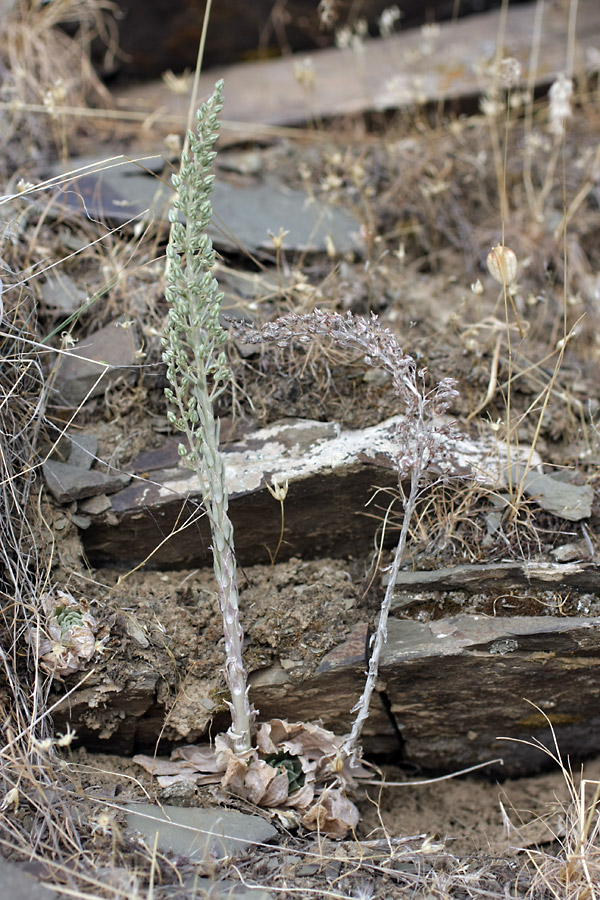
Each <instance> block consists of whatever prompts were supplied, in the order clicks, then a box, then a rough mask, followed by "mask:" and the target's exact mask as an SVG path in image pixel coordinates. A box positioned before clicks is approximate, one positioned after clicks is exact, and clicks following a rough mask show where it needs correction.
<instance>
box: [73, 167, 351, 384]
mask: <svg viewBox="0 0 600 900" xmlns="http://www.w3.org/2000/svg"><path fill="white" fill-rule="evenodd" d="M168 165H169V163H168V161H167V160H165V159H164V157H163V156H162V155H160V154H155V155H153V156H144V157H143V159H141V160H140V162H139V163H138V162H132V161H131V160H130V159H129V158H127V157H118V158H116V159H114V160H108V161H106V158H105V157H97V158H94V157H78V158H76V159H71V160H69V172H70V171H73V172H76V173H77V174H74V175H73V176H68V175H67V177H66V180H65V182H64V184H62V185H61V186H60V187H57V188H55V191H56V194H57V199H58V200H59V201H60V202H61V203H62V204H63V205H64V206H66V207H67V208H68V209H74V210H75V211H77V212H81V213H82V215H85V216H88V217H92V218H93V219H101V220H102V221H108V222H112V223H126V222H134V221H135V220H136V219H139V218H142V217H151V218H152V219H162V221H163V222H164V223H165V225H168V210H169V205H170V203H171V200H172V199H173V190H172V189H171V188H170V186H169V184H168V183H166V184H165V176H164V171H165V166H167V167H168ZM82 170H86V171H82ZM88 170H89V171H88ZM58 174H62V172H60V173H58ZM167 181H168V178H167ZM211 204H212V207H213V218H212V222H211V224H210V225H209V227H208V234H209V235H210V237H211V239H212V241H213V243H214V245H215V246H216V247H219V248H220V249H225V250H239V249H240V247H243V248H244V249H245V250H250V251H253V252H255V253H256V252H259V251H268V252H270V253H272V252H273V251H274V245H273V240H272V238H271V234H272V235H277V234H278V233H279V230H280V229H283V230H284V231H285V232H286V234H285V237H284V239H283V247H284V249H285V250H292V251H297V252H308V253H326V252H331V251H332V250H333V251H334V252H337V253H338V254H345V253H348V252H354V253H357V254H358V253H362V250H363V241H362V239H361V237H360V229H361V224H360V222H359V221H358V219H356V218H355V217H354V216H352V215H350V214H349V213H347V212H345V211H344V210H343V209H339V208H338V207H335V206H332V205H331V204H329V203H324V202H323V201H321V200H317V199H315V198H309V196H308V194H307V193H306V192H305V191H298V190H292V189H290V188H286V187H284V186H282V185H281V184H280V183H279V182H277V181H275V180H274V179H273V178H266V179H256V181H255V183H254V184H250V185H239V184H230V183H228V182H227V180H226V178H225V177H223V175H222V174H218V175H217V178H216V180H215V182H214V184H213V190H212V193H211ZM97 374H98V373H97V372H96V375H97Z"/></svg>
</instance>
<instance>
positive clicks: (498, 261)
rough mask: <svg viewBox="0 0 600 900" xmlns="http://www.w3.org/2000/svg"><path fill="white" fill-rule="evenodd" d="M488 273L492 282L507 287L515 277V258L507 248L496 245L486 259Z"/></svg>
mask: <svg viewBox="0 0 600 900" xmlns="http://www.w3.org/2000/svg"><path fill="white" fill-rule="evenodd" d="M486 263H487V267H488V271H489V273H490V275H491V276H492V278H493V279H494V281H497V282H498V284H502V285H504V286H505V287H509V285H511V284H512V283H513V282H514V280H515V279H516V277H517V256H516V254H515V253H513V251H512V250H510V249H509V248H508V247H503V246H502V244H496V246H495V247H492V249H491V250H490V252H489V253H488V255H487V259H486Z"/></svg>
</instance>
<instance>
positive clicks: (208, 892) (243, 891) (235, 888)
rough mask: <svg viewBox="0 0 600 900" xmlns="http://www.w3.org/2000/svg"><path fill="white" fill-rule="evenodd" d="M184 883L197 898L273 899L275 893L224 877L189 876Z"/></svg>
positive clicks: (232, 899)
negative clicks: (214, 879)
mask: <svg viewBox="0 0 600 900" xmlns="http://www.w3.org/2000/svg"><path fill="white" fill-rule="evenodd" d="M184 883H185V884H186V885H187V886H188V887H190V888H191V889H192V892H193V893H192V896H193V897H194V898H197V900H272V898H273V894H271V893H269V892H268V891H263V890H262V889H261V888H258V887H256V888H252V887H247V886H246V885H244V884H239V883H237V882H235V881H229V880H228V879H224V880H223V881H212V880H211V879H210V878H198V877H194V876H188V877H187V878H185V879H184Z"/></svg>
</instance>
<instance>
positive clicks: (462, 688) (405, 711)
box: [251, 615, 600, 775]
mask: <svg viewBox="0 0 600 900" xmlns="http://www.w3.org/2000/svg"><path fill="white" fill-rule="evenodd" d="M366 636H367V629H366V625H361V626H357V627H356V628H355V629H354V631H353V632H352V633H351V634H350V635H349V637H348V638H347V639H346V641H344V642H343V643H342V644H341V645H339V646H338V647H337V648H336V649H334V650H333V651H331V652H330V653H329V654H327V655H326V656H325V657H324V658H323V659H322V660H321V663H320V665H319V667H318V669H317V671H316V672H315V674H314V675H313V676H312V678H309V679H306V680H304V681H303V682H302V683H301V684H300V685H295V684H292V683H291V682H290V681H287V682H286V681H283V679H281V678H280V679H279V682H278V683H277V679H274V682H275V683H274V684H272V685H269V684H268V682H269V679H268V677H267V673H266V672H263V673H255V675H254V676H253V680H254V682H255V686H254V687H253V689H252V692H251V693H252V700H253V702H254V703H255V704H256V706H257V707H258V708H259V709H260V714H261V718H265V719H268V718H270V717H275V716H277V717H281V718H286V717H289V718H293V720H294V721H297V720H302V719H310V718H311V717H313V716H314V714H315V710H318V714H319V718H320V719H321V720H322V721H323V724H324V725H325V726H326V727H327V728H331V729H332V730H334V731H336V732H337V733H338V734H343V733H344V732H345V731H347V730H348V726H349V724H350V722H351V717H350V716H349V715H348V710H349V709H351V707H352V706H353V704H354V703H355V702H356V700H357V698H358V696H359V694H360V692H361V690H362V686H363V683H364V671H365V643H366ZM599 638H600V618H589V619H585V618H576V619H572V618H553V617H549V616H524V617H511V618H489V617H486V616H467V615H464V616H455V617H451V618H446V619H440V620H437V621H434V622H428V623H421V622H417V621H412V620H399V619H391V620H390V622H389V629H388V641H387V644H386V646H385V649H384V654H383V661H382V665H381V668H380V677H379V691H381V692H383V694H384V700H385V703H383V702H379V703H378V699H377V696H375V697H374V699H373V704H372V713H371V715H370V717H369V719H368V720H367V723H366V725H365V731H364V741H363V744H364V746H365V749H366V750H367V752H370V753H390V752H394V751H395V752H396V753H397V754H400V755H401V756H402V758H403V759H404V760H405V761H406V762H408V763H411V764H415V765H418V766H420V767H422V768H423V769H425V770H430V771H431V770H434V771H435V770H438V771H445V772H447V771H450V770H452V769H460V768H464V767H467V766H470V765H475V764H478V763H481V762H485V761H486V760H490V759H494V758H497V757H501V758H503V760H504V766H503V768H502V769H501V770H500V769H498V767H496V769H497V771H504V772H505V773H506V774H507V775H508V774H512V775H519V774H525V773H528V772H534V771H537V770H539V769H540V768H543V767H544V765H547V764H548V762H549V757H547V756H546V755H545V754H544V753H543V752H542V751H541V750H539V749H537V748H535V747H533V746H530V745H529V744H527V743H519V742H521V741H525V742H531V741H534V740H535V741H540V742H541V743H542V744H543V745H545V746H546V747H548V748H549V749H552V748H553V737H552V732H551V728H550V726H552V728H553V729H554V731H555V733H556V737H557V740H558V744H559V746H560V748H561V752H562V754H563V756H564V757H565V758H566V756H567V755H571V756H572V757H574V758H582V757H585V756H588V755H592V754H597V753H598V752H599V751H600V713H599V709H600V705H599V701H600V641H599ZM261 682H262V683H261ZM532 704H534V705H532ZM386 710H389V712H390V713H391V715H392V716H393V718H394V721H395V726H396V727H397V729H398V732H399V734H400V735H401V747H399V746H398V734H397V733H396V732H395V729H394V728H393V727H391V724H390V721H389V719H388V713H387V711H386ZM503 737H506V738H508V739H509V740H502V739H501V738H503Z"/></svg>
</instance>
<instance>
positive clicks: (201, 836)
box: [125, 803, 277, 862]
mask: <svg viewBox="0 0 600 900" xmlns="http://www.w3.org/2000/svg"><path fill="white" fill-rule="evenodd" d="M125 811H126V812H127V816H126V820H127V827H128V828H129V829H130V830H135V831H139V832H140V833H141V834H142V835H143V836H144V838H145V840H146V842H147V844H148V845H149V846H150V847H153V846H154V842H155V839H156V835H157V834H158V843H157V846H158V849H159V850H162V851H163V852H165V851H171V852H172V853H176V854H179V855H181V856H186V857H189V858H190V859H191V860H193V861H198V862H199V861H205V860H210V859H221V858H223V857H231V856H239V855H241V854H243V853H245V852H246V851H247V850H248V849H250V848H252V846H253V845H255V844H263V843H265V842H266V841H271V840H273V839H274V838H275V837H277V830H276V829H275V828H274V827H273V826H272V825H270V824H269V822H267V821H266V820H265V819H263V818H262V817H260V816H248V815H246V814H245V813H241V812H238V811H237V810H232V809H210V810H209V809H198V808H191V807H181V806H155V805H153V804H151V803H140V804H139V805H136V806H135V807H131V808H129V809H126V810H125Z"/></svg>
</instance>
